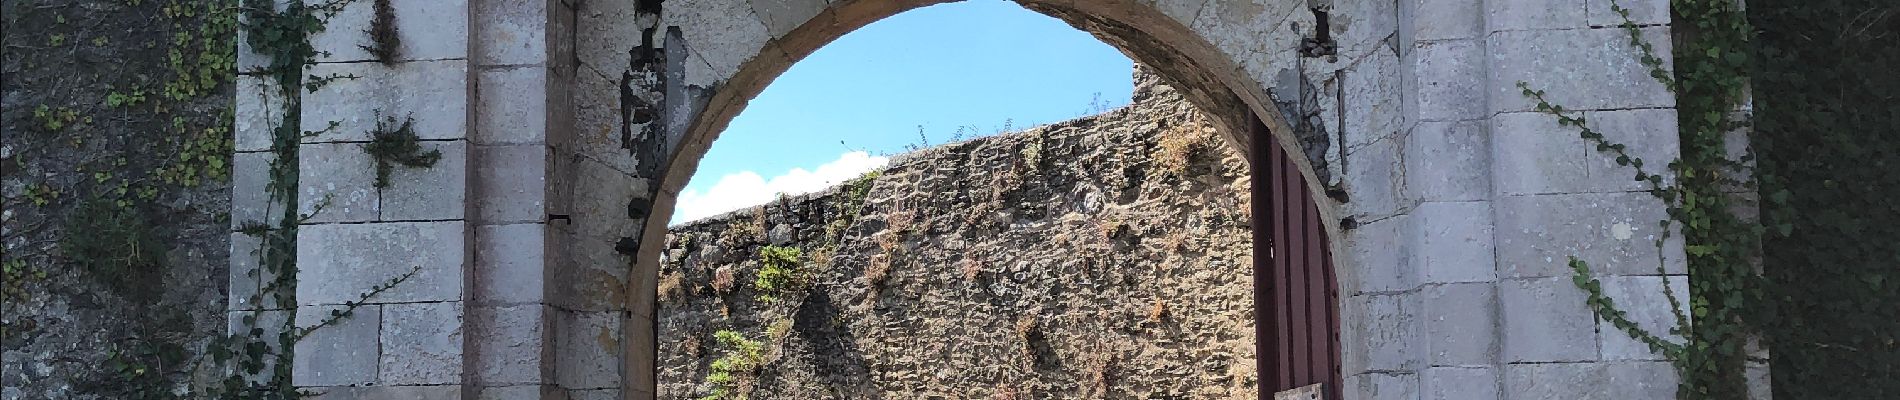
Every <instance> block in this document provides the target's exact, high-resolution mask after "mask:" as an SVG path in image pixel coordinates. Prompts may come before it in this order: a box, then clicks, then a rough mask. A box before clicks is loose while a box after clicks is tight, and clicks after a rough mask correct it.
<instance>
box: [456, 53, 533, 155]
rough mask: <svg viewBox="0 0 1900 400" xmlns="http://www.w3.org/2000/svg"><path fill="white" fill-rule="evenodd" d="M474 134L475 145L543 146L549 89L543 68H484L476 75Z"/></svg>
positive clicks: (471, 136)
mask: <svg viewBox="0 0 1900 400" xmlns="http://www.w3.org/2000/svg"><path fill="white" fill-rule="evenodd" d="M476 84H477V86H476V89H475V93H476V98H477V102H476V105H475V132H473V133H471V135H470V137H469V140H470V141H473V142H475V144H478V145H496V144H542V143H546V142H547V133H548V132H547V131H548V113H549V112H550V110H549V107H550V105H551V104H550V103H548V90H549V85H551V84H552V83H551V81H550V80H549V79H548V70H547V68H546V67H538V66H526V67H514V68H505V69H485V70H482V71H481V72H479V73H478V74H477V76H476Z"/></svg>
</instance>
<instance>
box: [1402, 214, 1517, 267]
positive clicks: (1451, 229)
mask: <svg viewBox="0 0 1900 400" xmlns="http://www.w3.org/2000/svg"><path fill="white" fill-rule="evenodd" d="M1411 216H1412V226H1413V227H1414V229H1416V230H1415V231H1414V232H1413V233H1412V236H1411V239H1412V240H1414V241H1417V244H1414V245H1412V247H1411V248H1412V251H1413V254H1414V255H1415V256H1416V259H1415V260H1413V262H1412V266H1413V267H1414V268H1415V269H1417V270H1418V271H1419V272H1420V273H1421V276H1422V277H1423V282H1424V283H1453V282H1490V281H1493V280H1496V279H1497V255H1496V252H1495V251H1494V248H1493V247H1492V240H1493V237H1492V233H1491V231H1492V226H1491V203H1490V202H1484V201H1473V202H1428V203H1420V204H1419V205H1418V207H1417V208H1414V209H1412V214H1411Z"/></svg>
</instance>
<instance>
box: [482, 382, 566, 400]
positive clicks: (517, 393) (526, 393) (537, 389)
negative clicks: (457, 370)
mask: <svg viewBox="0 0 1900 400" xmlns="http://www.w3.org/2000/svg"><path fill="white" fill-rule="evenodd" d="M477 390H479V391H481V393H479V394H476V395H475V399H476V400H517V399H534V400H568V399H569V397H568V396H567V390H563V389H561V388H560V387H556V386H554V385H523V386H492V387H483V388H479V389H477Z"/></svg>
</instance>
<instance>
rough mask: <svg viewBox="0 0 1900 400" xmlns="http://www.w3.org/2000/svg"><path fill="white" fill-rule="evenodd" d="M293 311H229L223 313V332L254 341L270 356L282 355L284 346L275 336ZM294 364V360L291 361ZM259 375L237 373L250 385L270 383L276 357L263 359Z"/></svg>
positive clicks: (275, 365) (280, 331) (281, 331)
mask: <svg viewBox="0 0 1900 400" xmlns="http://www.w3.org/2000/svg"><path fill="white" fill-rule="evenodd" d="M295 312H296V311H293V310H263V311H231V312H226V313H225V320H224V321H225V326H224V332H225V333H227V334H231V335H234V336H236V337H238V338H241V340H247V341H249V340H255V341H258V342H260V343H263V344H264V346H265V347H266V348H268V349H270V352H271V354H283V350H284V346H283V344H282V343H279V342H278V341H277V335H278V334H281V333H283V332H284V321H286V320H288V319H289V318H290V317H291V315H292V313H295ZM292 362H293V363H294V362H295V360H292ZM262 364H263V365H261V367H260V369H259V371H260V372H259V373H257V374H248V373H243V372H242V371H238V373H239V374H241V375H243V376H244V379H246V380H249V381H250V382H251V383H252V384H257V385H262V384H264V383H265V382H268V381H270V376H271V375H274V374H275V372H273V371H276V369H277V358H276V357H264V358H263V360H262Z"/></svg>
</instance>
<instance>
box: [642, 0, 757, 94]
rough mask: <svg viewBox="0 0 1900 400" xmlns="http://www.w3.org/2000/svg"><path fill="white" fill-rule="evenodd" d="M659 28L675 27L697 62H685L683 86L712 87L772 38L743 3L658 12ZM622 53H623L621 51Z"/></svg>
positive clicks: (719, 0)
mask: <svg viewBox="0 0 1900 400" xmlns="http://www.w3.org/2000/svg"><path fill="white" fill-rule="evenodd" d="M660 25H661V26H677V27H680V29H681V37H683V38H684V39H686V43H688V44H689V45H693V44H703V45H694V47H691V48H692V49H693V50H694V51H693V52H691V56H692V57H693V58H696V59H699V60H700V63H698V64H695V63H693V62H691V61H688V62H687V63H686V67H687V68H686V82H685V83H686V84H688V85H697V86H700V87H713V85H716V84H718V83H720V82H724V81H725V80H726V79H727V78H731V77H732V75H733V74H734V73H736V72H738V70H739V65H740V64H743V63H745V62H746V61H748V60H751V59H752V57H755V56H757V55H758V51H759V49H762V48H765V44H766V42H767V41H769V40H771V39H772V35H771V33H770V32H769V31H768V30H767V29H766V26H765V23H764V22H761V21H759V18H758V16H757V15H755V14H753V13H752V4H751V2H749V1H747V0H696V1H688V2H684V3H679V4H669V5H668V6H666V7H664V8H662V9H661V16H660ZM635 37H636V38H637V37H638V36H635ZM623 52H624V50H623Z"/></svg>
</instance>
